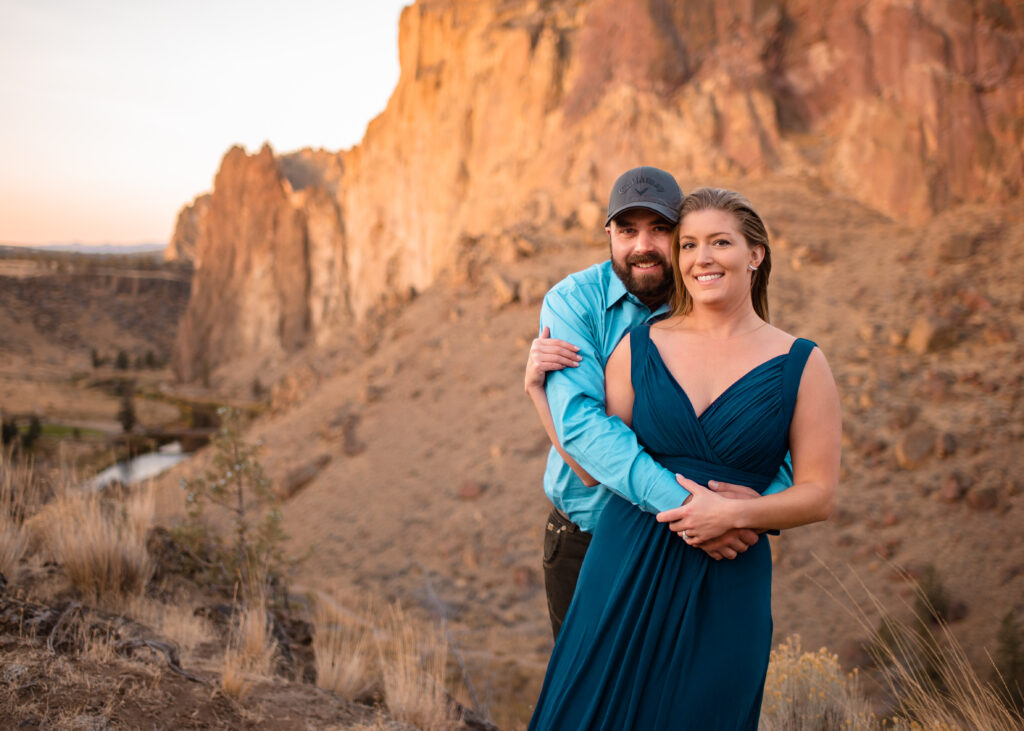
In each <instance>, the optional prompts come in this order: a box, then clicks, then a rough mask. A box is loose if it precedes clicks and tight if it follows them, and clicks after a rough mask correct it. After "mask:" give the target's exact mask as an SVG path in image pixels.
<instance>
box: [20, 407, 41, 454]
mask: <svg viewBox="0 0 1024 731" xmlns="http://www.w3.org/2000/svg"><path fill="white" fill-rule="evenodd" d="M42 433H43V425H42V423H40V421H39V417H38V416H36V415H35V414H32V418H31V419H29V420H28V429H26V430H25V431H24V432H22V434H21V446H22V447H23V448H24V449H25V451H26V452H29V451H31V450H32V447H34V446H35V443H36V441H37V440H38V439H39V437H40V435H41V434H42Z"/></svg>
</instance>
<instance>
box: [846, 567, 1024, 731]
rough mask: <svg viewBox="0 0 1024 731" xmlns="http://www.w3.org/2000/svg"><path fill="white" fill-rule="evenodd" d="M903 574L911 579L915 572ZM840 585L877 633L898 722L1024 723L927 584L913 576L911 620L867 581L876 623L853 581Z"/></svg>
mask: <svg viewBox="0 0 1024 731" xmlns="http://www.w3.org/2000/svg"><path fill="white" fill-rule="evenodd" d="M833 577H834V578H835V575H834V574H833ZM904 578H906V579H907V580H908V581H912V577H910V576H905V577H904ZM932 578H934V577H932ZM837 580H838V579H837ZM839 585H840V587H841V590H842V592H843V594H844V595H845V601H842V604H843V605H844V606H845V607H847V608H848V609H849V610H850V611H851V612H852V613H853V615H854V617H855V618H856V619H857V621H858V622H859V624H860V625H861V627H862V628H863V629H864V630H865V631H866V632H867V633H869V634H870V636H871V638H872V639H871V641H870V642H868V643H867V649H868V651H869V652H870V654H871V655H872V657H873V659H874V661H875V665H876V666H877V667H878V668H879V671H880V672H881V674H882V677H883V679H884V682H885V684H886V685H887V686H888V688H889V691H890V693H891V695H892V697H893V699H894V701H895V704H896V710H895V714H894V716H895V717H894V719H893V722H892V724H891V725H892V726H893V727H896V728H911V729H913V728H925V729H986V731H1004V730H1005V731H1019V729H1021V728H1024V717H1022V716H1021V715H1020V714H1018V713H1017V712H1016V711H1014V710H1012V709H1010V708H1008V707H1007V706H1006V705H1004V704H1003V703H1002V702H1001V701H1000V698H999V695H998V693H997V692H996V691H995V690H994V689H993V688H992V686H990V685H988V684H987V683H985V682H984V681H983V680H981V679H980V678H979V676H978V674H977V673H976V672H975V670H974V668H973V666H972V665H971V663H970V661H969V660H968V658H967V654H966V653H965V652H964V649H963V647H962V646H961V645H960V643H959V642H958V641H957V639H956V637H955V636H954V635H953V633H952V632H951V631H950V629H949V627H948V625H947V624H946V622H945V620H943V618H942V617H941V616H940V615H939V612H938V611H937V608H936V607H935V606H934V605H933V604H932V602H931V598H930V596H929V594H930V593H931V592H929V591H928V586H924V587H922V585H921V584H919V583H916V582H914V586H915V601H916V603H917V604H916V607H914V608H910V607H908V608H909V609H911V616H912V619H911V620H910V621H909V622H906V621H903V620H901V619H899V618H897V617H895V616H894V615H892V614H891V613H889V612H887V611H886V608H885V607H884V606H883V605H882V602H881V601H880V600H879V598H878V597H877V596H875V595H874V594H872V593H871V592H870V591H868V590H867V588H866V587H865V586H864V585H863V583H862V584H861V587H862V588H863V589H864V591H865V593H866V594H867V597H868V602H869V608H870V609H872V610H873V611H874V612H876V613H877V614H878V615H879V616H881V617H882V618H883V619H882V622H881V624H880V625H879V628H878V629H875V628H873V627H872V623H871V621H870V617H869V614H868V611H867V610H866V609H865V608H863V607H862V606H861V605H860V604H859V603H858V602H857V600H856V599H855V598H854V596H853V593H852V592H851V591H850V589H849V587H847V586H846V585H845V584H843V583H842V582H841V581H840V582H839ZM826 592H827V593H830V592H828V590H827V589H826ZM833 598H836V597H833ZM837 600H838V598H837ZM922 608H923V610H924V611H923V612H922ZM922 614H924V616H922Z"/></svg>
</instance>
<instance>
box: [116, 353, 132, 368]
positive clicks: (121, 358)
mask: <svg viewBox="0 0 1024 731" xmlns="http://www.w3.org/2000/svg"><path fill="white" fill-rule="evenodd" d="M129 365H130V361H129V360H128V354H127V353H126V352H124V351H123V350H119V351H117V358H115V359H114V367H115V368H117V369H118V370H119V371H126V370H128V366H129Z"/></svg>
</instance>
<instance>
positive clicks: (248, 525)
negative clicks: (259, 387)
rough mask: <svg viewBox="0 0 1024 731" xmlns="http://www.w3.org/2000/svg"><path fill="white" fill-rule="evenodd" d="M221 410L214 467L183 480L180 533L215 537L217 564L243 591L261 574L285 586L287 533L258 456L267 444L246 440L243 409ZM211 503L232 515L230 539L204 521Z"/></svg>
mask: <svg viewBox="0 0 1024 731" xmlns="http://www.w3.org/2000/svg"><path fill="white" fill-rule="evenodd" d="M217 413H218V415H219V416H220V421H221V426H220V430H219V431H218V433H217V436H216V437H214V439H213V442H212V446H213V449H214V455H213V459H212V462H211V466H210V468H209V469H208V470H206V472H205V473H204V474H203V475H202V476H201V477H197V478H193V479H188V480H182V487H183V488H184V490H185V507H186V509H187V512H188V520H187V521H186V523H185V524H184V525H183V526H182V527H181V530H180V531H179V536H181V537H184V538H186V539H189V540H190V542H195V541H196V540H197V539H202V538H204V537H206V538H210V539H211V541H210V542H212V544H213V546H214V554H215V555H214V559H215V561H216V563H217V564H219V565H220V566H222V567H223V568H224V569H225V570H226V573H227V574H228V575H229V576H230V577H232V578H235V579H237V580H238V582H239V584H240V586H241V590H242V592H248V591H249V590H250V588H251V587H253V586H254V580H255V579H257V578H258V577H261V576H265V577H266V580H267V581H268V582H272V583H278V584H279V585H281V586H282V587H283V579H284V573H285V570H286V568H287V566H286V561H285V559H284V552H283V544H284V541H285V539H286V538H287V536H286V535H285V534H284V531H283V530H282V529H281V512H280V510H279V507H278V505H279V504H278V500H277V499H276V496H275V495H274V493H273V490H272V486H271V482H270V480H269V479H268V478H267V476H266V474H265V473H264V471H263V466H262V465H261V464H260V462H259V459H258V455H259V453H260V450H261V447H262V445H261V444H260V443H259V442H257V443H255V444H250V443H248V442H246V441H245V440H244V439H243V438H242V431H241V416H240V415H239V413H238V411H236V410H235V409H229V408H221V409H219V410H218V412H217ZM207 506H213V507H215V508H216V509H218V510H221V511H225V512H227V513H228V515H229V516H230V518H231V526H232V528H231V536H230V539H229V541H224V539H223V537H221V536H217V535H211V534H210V531H209V530H208V528H207V526H206V524H205V522H204V519H203V518H204V511H205V509H206V508H207Z"/></svg>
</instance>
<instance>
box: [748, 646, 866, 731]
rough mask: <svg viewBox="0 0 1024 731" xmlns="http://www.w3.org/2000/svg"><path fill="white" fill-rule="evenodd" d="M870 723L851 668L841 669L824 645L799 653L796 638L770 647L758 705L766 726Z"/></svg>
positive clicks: (793, 730)
mask: <svg viewBox="0 0 1024 731" xmlns="http://www.w3.org/2000/svg"><path fill="white" fill-rule="evenodd" d="M874 725H875V719H874V717H873V715H872V714H871V709H870V705H869V703H868V701H867V699H866V698H865V697H864V695H863V694H862V693H861V689H860V679H859V677H858V674H857V672H856V671H854V672H853V673H850V674H846V673H844V672H843V670H842V668H841V667H840V666H839V658H838V657H836V655H834V654H832V653H830V652H828V651H827V650H825V649H824V648H822V649H820V650H818V651H817V652H804V651H803V650H802V648H801V647H800V638H799V637H795V636H794V637H789V638H788V639H787V640H786V641H785V642H783V643H782V644H780V645H779V646H778V647H776V648H775V649H774V650H772V654H771V660H770V662H769V665H768V678H767V680H766V681H765V689H764V703H763V705H762V706H761V728H762V729H764V730H765V731H801V729H811V728H814V729H847V728H848V729H870V728H873V727H874Z"/></svg>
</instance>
